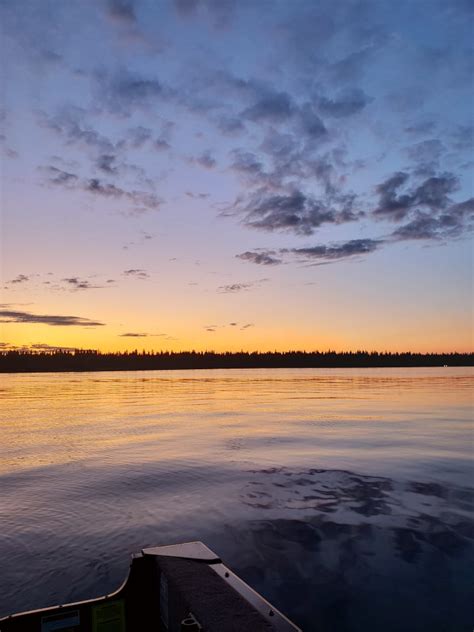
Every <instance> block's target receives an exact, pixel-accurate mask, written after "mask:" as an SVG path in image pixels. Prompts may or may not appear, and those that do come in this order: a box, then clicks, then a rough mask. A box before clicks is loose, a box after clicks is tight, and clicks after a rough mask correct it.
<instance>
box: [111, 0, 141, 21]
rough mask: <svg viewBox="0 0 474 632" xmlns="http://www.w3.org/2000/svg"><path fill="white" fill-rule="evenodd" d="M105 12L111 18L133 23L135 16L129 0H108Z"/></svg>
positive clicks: (135, 19)
mask: <svg viewBox="0 0 474 632" xmlns="http://www.w3.org/2000/svg"><path fill="white" fill-rule="evenodd" d="M107 14H108V16H109V17H111V18H112V19H113V20H117V21H119V22H124V23H126V24H135V22H136V21H137V16H136V15H135V8H134V6H133V2H131V0H108V2H107Z"/></svg>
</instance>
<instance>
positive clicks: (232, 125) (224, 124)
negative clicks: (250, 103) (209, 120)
mask: <svg viewBox="0 0 474 632" xmlns="http://www.w3.org/2000/svg"><path fill="white" fill-rule="evenodd" d="M216 125H217V128H218V129H219V130H220V131H221V132H223V133H224V134H238V133H240V132H243V131H244V130H245V125H244V123H243V122H242V120H241V119H240V118H237V117H232V116H221V117H220V118H219V119H218V120H217V123H216Z"/></svg>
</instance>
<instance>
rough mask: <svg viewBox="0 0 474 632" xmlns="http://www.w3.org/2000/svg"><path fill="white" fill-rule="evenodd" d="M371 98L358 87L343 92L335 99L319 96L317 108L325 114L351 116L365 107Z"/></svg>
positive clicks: (341, 116)
mask: <svg viewBox="0 0 474 632" xmlns="http://www.w3.org/2000/svg"><path fill="white" fill-rule="evenodd" d="M370 101H371V99H370V98H369V97H368V96H367V95H366V94H365V93H364V92H363V90H360V89H354V90H351V91H349V92H344V93H343V94H341V95H339V97H337V98H335V99H328V98H326V97H320V98H319V99H318V101H317V104H318V108H319V110H320V111H321V112H322V113H323V114H324V115H326V116H332V117H334V118H343V117H346V116H353V115H354V114H357V113H358V112H360V111H361V110H363V109H364V108H365V106H366V105H367V104H368V103H370Z"/></svg>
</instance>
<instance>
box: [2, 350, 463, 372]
mask: <svg viewBox="0 0 474 632" xmlns="http://www.w3.org/2000/svg"><path fill="white" fill-rule="evenodd" d="M473 365H474V353H457V352H453V353H410V352H406V353H389V352H377V351H370V352H369V351H348V352H335V351H313V352H306V351H287V352H276V351H275V352H225V353H216V352H213V351H202V352H201V351H182V352H166V351H162V352H156V353H155V352H138V351H133V352H125V353H100V352H99V351H89V350H76V351H54V352H50V351H48V352H30V351H4V352H1V353H0V373H31V372H38V373H41V372H61V371H64V372H66V371H67V372H69V371H150V370H185V369H269V368H275V369H276V368H281V369H309V368H314V369H316V368H341V369H343V368H345V369H349V368H366V367H367V368H369V367H370V368H390V367H392V368H397V367H398V368H402V367H440V366H473Z"/></svg>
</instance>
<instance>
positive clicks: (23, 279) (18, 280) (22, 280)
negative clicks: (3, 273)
mask: <svg viewBox="0 0 474 632" xmlns="http://www.w3.org/2000/svg"><path fill="white" fill-rule="evenodd" d="M29 280H30V277H29V276H27V275H26V274H19V275H18V276H16V277H15V278H14V279H11V280H10V281H7V283H11V284H17V283H26V282H27V281H29Z"/></svg>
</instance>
